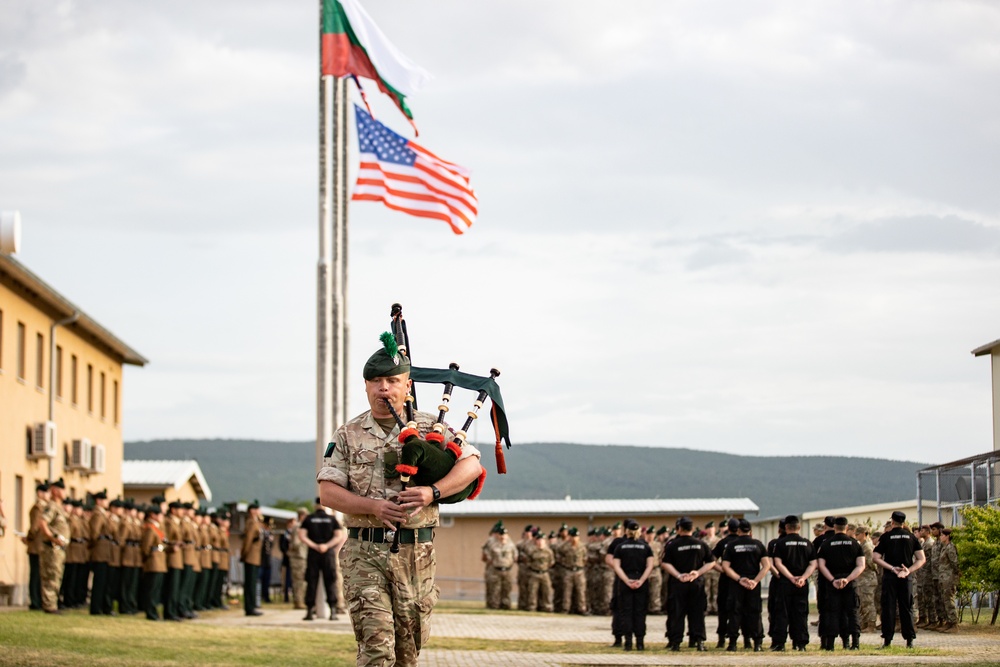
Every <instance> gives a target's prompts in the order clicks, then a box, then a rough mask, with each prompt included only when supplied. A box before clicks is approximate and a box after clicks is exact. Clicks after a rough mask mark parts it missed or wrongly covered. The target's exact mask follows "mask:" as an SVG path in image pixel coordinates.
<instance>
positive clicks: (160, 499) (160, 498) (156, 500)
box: [149, 496, 167, 505]
mask: <svg viewBox="0 0 1000 667" xmlns="http://www.w3.org/2000/svg"><path fill="white" fill-rule="evenodd" d="M149 502H151V503H154V504H157V505H158V504H160V503H165V502H167V499H166V498H164V497H163V496H153V498H152V500H150V501H149Z"/></svg>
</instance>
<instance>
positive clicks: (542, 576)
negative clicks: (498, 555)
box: [525, 528, 556, 612]
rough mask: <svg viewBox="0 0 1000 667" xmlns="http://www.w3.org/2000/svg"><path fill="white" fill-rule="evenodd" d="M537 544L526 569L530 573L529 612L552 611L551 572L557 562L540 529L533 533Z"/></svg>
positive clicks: (529, 557) (530, 553) (527, 605)
mask: <svg viewBox="0 0 1000 667" xmlns="http://www.w3.org/2000/svg"><path fill="white" fill-rule="evenodd" d="M532 536H533V537H534V540H535V544H534V546H533V547H532V549H531V551H530V552H529V554H528V562H527V563H526V564H525V569H526V570H527V571H528V595H527V600H526V607H525V608H526V610H527V611H536V610H537V611H548V612H551V611H552V580H551V579H550V578H549V570H550V569H551V568H552V564H553V563H554V562H555V560H556V557H555V554H553V553H552V549H550V548H549V545H548V544H547V540H546V539H545V533H543V532H542V531H541V530H540V529H539V528H535V530H534V531H533V532H532Z"/></svg>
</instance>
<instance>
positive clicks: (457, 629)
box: [197, 609, 1000, 667]
mask: <svg viewBox="0 0 1000 667" xmlns="http://www.w3.org/2000/svg"><path fill="white" fill-rule="evenodd" d="M264 611H265V615H264V616H259V617H253V618H247V617H246V616H243V615H242V614H237V613H232V612H230V613H224V614H217V615H216V614H212V615H211V617H208V618H205V619H204V620H199V621H197V622H204V623H212V624H218V625H226V626H243V627H260V628H272V629H277V628H285V629H289V630H300V631H312V632H330V633H342V634H351V633H352V630H351V623H350V619H349V618H348V617H347V616H343V615H342V616H340V617H339V618H338V620H337V621H332V622H331V621H329V620H315V621H310V622H306V621H303V620H302V615H303V612H301V611H288V610H274V609H270V610H269V609H265V610H264ZM665 622H666V617H664V616H650V617H649V618H648V619H647V626H648V633H649V634H648V635H647V636H646V651H644V652H642V653H639V652H636V651H632V652H629V653H626V652H624V651H622V652H621V653H617V652H614V653H519V652H509V651H507V652H505V651H450V650H444V649H435V648H434V641H433V638H434V637H462V638H480V639H498V640H518V639H526V640H528V639H530V640H535V641H559V642H579V643H580V644H581V648H584V649H585V648H586V645H587V644H590V645H601V646H607V645H609V644H610V643H611V639H612V637H611V632H610V627H611V618H610V617H607V616H565V615H556V614H552V615H549V614H545V615H535V614H517V613H511V614H504V613H492V614H454V613H452V614H447V613H436V614H435V615H434V619H433V626H432V631H431V634H432V639H431V642H430V646H429V647H428V648H427V649H425V650H424V651H422V652H421V654H420V664H421V665H422V666H426V667H514V666H517V667H520V666H522V665H538V666H540V667H549V666H551V667H556V666H559V665H594V666H597V665H729V664H740V665H771V664H782V663H783V664H787V665H789V666H791V665H806V664H808V665H916V664H961V663H968V662H986V663H996V664H1000V633H997V634H972V633H968V632H964V631H963V632H960V633H959V634H942V633H938V632H930V631H922V632H920V633H919V635H918V637H917V640H916V645H917V647H918V648H922V649H934V650H935V651H941V653H940V654H937V655H921V654H919V653H917V654H905V653H902V654H893V655H882V654H870V653H869V654H857V653H851V652H847V651H843V650H840V649H838V650H837V651H835V652H833V653H832V654H831V653H827V652H825V651H820V650H819V648H818V639H817V638H816V637H815V627H812V628H810V632H811V633H812V634H813V638H812V643H811V644H810V646H809V651H808V652H807V653H804V654H803V653H798V652H791V651H789V652H786V653H781V654H775V653H769V652H764V653H756V654H755V653H752V652H748V651H744V650H742V648H741V650H740V651H738V652H736V653H727V652H725V651H721V650H716V649H715V648H714V645H715V643H714V641H712V642H711V643H710V644H709V646H710V647H711V648H710V650H709V651H708V652H707V653H696V652H694V651H693V650H692V649H687V648H685V649H683V650H682V651H681V652H680V653H672V652H667V651H666V650H665V644H666V640H665V639H664V638H663V628H664V627H665ZM716 627H717V620H716V618H715V617H711V616H710V617H709V618H708V635H709V638H710V639H712V640H714V639H715V636H716V635H715V629H716ZM861 643H862V645H863V647H864V648H874V647H875V646H877V645H880V644H881V643H882V640H881V637H879V636H878V635H877V634H864V635H862V637H861ZM896 644H898V645H900V646H904V645H905V642H903V640H902V639H901V638H898V637H897V639H896ZM865 645H867V646H865ZM740 646H741V647H742V642H741V643H740ZM765 646H766V645H765Z"/></svg>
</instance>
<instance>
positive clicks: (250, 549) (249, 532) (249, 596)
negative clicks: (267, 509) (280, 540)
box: [240, 500, 264, 616]
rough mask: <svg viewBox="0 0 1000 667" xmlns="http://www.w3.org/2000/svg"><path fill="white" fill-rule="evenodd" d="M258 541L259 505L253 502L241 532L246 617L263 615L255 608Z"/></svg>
mask: <svg viewBox="0 0 1000 667" xmlns="http://www.w3.org/2000/svg"><path fill="white" fill-rule="evenodd" d="M260 540H261V526H260V503H259V502H257V501H256V500H254V501H253V502H252V503H250V505H249V506H248V507H247V518H246V529H245V530H244V531H243V545H242V547H241V549H240V560H242V561H243V613H245V614H246V615H247V616H263V615H264V612H262V611H261V610H260V609H258V608H257V578H258V576H259V575H258V570H259V569H260Z"/></svg>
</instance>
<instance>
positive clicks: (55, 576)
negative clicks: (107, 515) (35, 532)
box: [39, 500, 70, 612]
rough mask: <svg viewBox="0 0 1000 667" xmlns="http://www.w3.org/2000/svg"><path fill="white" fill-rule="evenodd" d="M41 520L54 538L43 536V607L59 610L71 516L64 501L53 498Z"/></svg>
mask: <svg viewBox="0 0 1000 667" xmlns="http://www.w3.org/2000/svg"><path fill="white" fill-rule="evenodd" d="M40 519H41V521H42V522H43V523H44V524H46V525H47V526H48V528H49V532H51V533H52V535H53V538H54V539H51V540H50V539H48V537H43V540H42V551H41V553H40V554H39V566H40V569H41V572H40V574H41V580H42V609H44V610H45V611H48V612H55V611H58V610H59V588H60V587H61V586H62V578H63V568H64V567H65V564H66V546H67V545H68V544H69V539H70V532H69V516H68V515H67V514H66V512H65V510H63V506H62V502H59V501H55V500H53V501H52V502H50V503H49V504H48V505H46V506H45V509H44V510H42V514H41V517H40Z"/></svg>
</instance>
